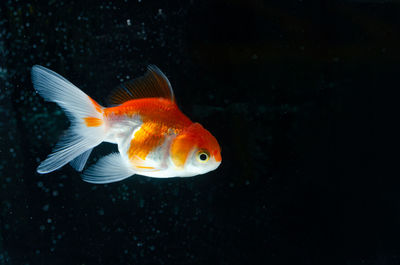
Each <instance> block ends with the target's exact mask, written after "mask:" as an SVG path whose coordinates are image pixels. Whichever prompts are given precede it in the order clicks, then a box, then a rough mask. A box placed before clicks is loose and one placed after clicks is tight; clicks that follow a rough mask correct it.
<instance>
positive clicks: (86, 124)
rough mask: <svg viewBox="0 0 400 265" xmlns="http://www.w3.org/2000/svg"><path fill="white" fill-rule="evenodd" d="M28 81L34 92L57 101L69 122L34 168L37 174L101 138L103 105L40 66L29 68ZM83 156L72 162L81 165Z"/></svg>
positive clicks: (104, 133) (90, 145)
mask: <svg viewBox="0 0 400 265" xmlns="http://www.w3.org/2000/svg"><path fill="white" fill-rule="evenodd" d="M32 82H33V86H34V88H35V89H36V91H37V92H38V93H39V94H40V95H41V96H42V97H43V98H44V99H45V100H47V101H52V102H55V103H57V104H58V105H59V106H60V107H61V108H62V109H63V110H64V111H65V112H66V114H67V116H68V118H69V119H70V120H71V123H72V125H71V127H70V128H69V129H68V131H67V133H66V134H65V135H64V136H63V137H62V138H61V140H60V142H59V143H58V144H57V145H56V147H55V148H54V150H53V153H52V154H50V155H49V156H48V157H47V159H46V160H45V161H43V162H42V163H41V164H40V165H39V167H38V168H37V172H38V173H41V174H44V173H49V172H52V171H54V170H56V169H58V168H60V167H62V166H64V165H65V164H67V163H68V162H70V161H71V160H73V159H75V158H76V157H78V156H80V155H81V154H82V153H84V152H86V151H88V150H89V149H92V148H93V147H95V146H96V145H98V144H100V143H101V142H102V141H103V139H104V138H105V137H106V131H105V126H104V122H103V107H101V106H100V105H99V104H97V103H96V102H95V101H94V100H93V99H91V98H90V97H89V96H88V95H86V94H85V93H84V92H82V91H81V90H80V89H79V88H77V87H76V86H74V85H73V84H72V83H71V82H69V81H68V80H67V79H65V78H64V77H62V76H60V75H59V74H57V73H55V72H53V71H51V70H49V69H47V68H45V67H43V66H38V65H35V66H33V67H32ZM89 154H90V153H88V154H85V156H86V155H87V156H88V155H89ZM85 156H82V157H80V158H77V160H76V161H74V163H73V165H74V166H76V168H78V169H79V168H80V167H82V168H83V166H84V163H83V162H86V161H83V158H85ZM86 160H87V158H86ZM77 162H80V163H81V164H79V163H77ZM82 164H83V165H82Z"/></svg>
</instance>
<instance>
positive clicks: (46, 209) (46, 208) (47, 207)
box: [42, 204, 50, 212]
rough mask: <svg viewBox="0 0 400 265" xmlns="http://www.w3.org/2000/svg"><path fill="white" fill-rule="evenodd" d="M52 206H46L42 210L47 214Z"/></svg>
mask: <svg viewBox="0 0 400 265" xmlns="http://www.w3.org/2000/svg"><path fill="white" fill-rule="evenodd" d="M49 207H50V205H48V204H46V205H44V206H43V207H42V210H43V211H45V212H47V211H48V210H49Z"/></svg>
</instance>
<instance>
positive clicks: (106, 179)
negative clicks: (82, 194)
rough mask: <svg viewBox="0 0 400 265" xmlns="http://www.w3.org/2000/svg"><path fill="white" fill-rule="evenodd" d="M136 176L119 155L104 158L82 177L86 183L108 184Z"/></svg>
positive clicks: (113, 154) (114, 154)
mask: <svg viewBox="0 0 400 265" xmlns="http://www.w3.org/2000/svg"><path fill="white" fill-rule="evenodd" d="M133 174H135V171H134V170H133V169H132V168H131V167H130V165H129V164H128V163H127V162H125V161H124V160H123V158H122V157H121V155H120V154H119V153H112V154H110V155H107V156H105V157H102V158H101V159H100V160H99V161H98V162H97V163H96V164H95V165H93V166H91V167H89V168H88V169H87V170H85V172H84V173H83V175H82V179H83V180H84V181H86V182H90V183H94V184H106V183H112V182H117V181H121V180H123V179H126V178H128V177H130V176H132V175H133Z"/></svg>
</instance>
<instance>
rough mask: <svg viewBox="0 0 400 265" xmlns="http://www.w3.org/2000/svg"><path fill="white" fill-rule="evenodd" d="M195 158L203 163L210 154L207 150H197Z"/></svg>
mask: <svg viewBox="0 0 400 265" xmlns="http://www.w3.org/2000/svg"><path fill="white" fill-rule="evenodd" d="M196 158H197V161H199V162H200V163H205V162H207V161H208V160H209V159H210V155H209V154H208V152H207V151H204V150H201V151H198V152H197V155H196Z"/></svg>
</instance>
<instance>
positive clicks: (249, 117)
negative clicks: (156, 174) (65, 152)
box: [0, 0, 400, 265]
mask: <svg viewBox="0 0 400 265" xmlns="http://www.w3.org/2000/svg"><path fill="white" fill-rule="evenodd" d="M399 14H400V4H399V3H396V1H377V0H376V1H373V0H372V1H363V0H358V1H350V0H348V1H306V0H303V1H259V0H247V1H243V0H241V1H239V0H213V1H199V0H190V1H189V0H185V1H183V0H182V1H171V0H169V1H150V0H142V1H53V0H49V1H1V3H0V89H1V93H0V111H1V114H0V130H1V131H0V145H1V152H0V156H1V159H0V189H1V190H0V264H1V265H2V264H82V265H83V264H351V265H353V264H354V265H355V264H399V263H400V240H399V238H400V229H399V227H400V215H399V212H400V195H399V192H398V191H399V185H398V184H399V183H398V182H397V183H394V184H397V185H389V184H388V183H386V184H385V183H383V181H382V179H383V176H385V175H388V176H391V177H392V178H394V177H395V175H396V174H394V173H393V172H385V171H384V169H383V168H379V170H378V167H377V166H376V164H377V162H378V160H380V157H381V155H382V153H381V152H379V151H378V149H379V147H380V146H381V145H384V144H383V142H384V140H383V139H384V138H385V137H386V135H385V137H380V136H382V130H383V129H382V127H380V126H377V125H376V124H377V122H379V121H380V119H379V118H378V115H377V110H378V109H381V108H382V106H385V105H391V104H392V103H389V102H393V104H395V103H396V100H391V99H390V98H391V97H390V96H389V95H388V94H386V92H384V91H386V89H387V88H389V89H392V90H398V88H399V86H398V85H396V83H398V81H397V79H398V78H399V61H400V52H399V46H400V38H399V29H400V18H399V17H400V15H399ZM34 64H40V65H43V66H46V67H48V68H50V69H52V70H54V71H56V72H58V73H60V74H61V75H63V76H65V77H66V78H67V79H69V80H70V81H71V82H72V83H74V84H76V85H77V86H78V87H80V88H81V89H82V90H83V91H85V92H86V93H87V94H89V95H90V96H92V97H93V98H94V99H95V100H97V101H99V102H100V103H101V104H105V102H106V97H107V95H108V93H109V91H110V90H111V89H113V88H114V87H116V86H117V85H118V84H119V83H120V82H122V81H125V80H128V79H132V78H134V77H137V76H139V75H142V74H143V72H144V70H145V68H146V66H147V65H148V64H156V65H157V66H158V67H159V68H160V69H162V70H163V71H164V72H165V73H166V75H167V76H168V78H169V79H170V81H171V83H172V86H173V87H174V91H175V94H176V97H177V102H178V105H179V106H180V107H181V109H182V110H183V112H184V113H185V114H187V115H188V116H189V117H190V118H191V119H192V120H194V121H198V122H200V123H201V124H203V125H204V126H205V127H206V128H208V129H209V130H210V131H211V132H212V133H213V134H214V135H215V136H216V137H217V139H218V140H219V143H220V145H221V146H222V157H223V163H222V165H221V167H220V168H218V170H216V171H213V172H210V173H208V174H206V175H202V176H197V177H194V178H175V179H151V178H146V177H142V176H135V177H132V178H129V179H127V180H125V181H122V182H118V183H114V184H110V185H92V184H89V183H85V182H83V181H82V180H81V179H80V174H79V173H77V172H75V171H74V170H73V169H72V168H71V167H70V166H65V167H63V168H62V169H61V170H58V171H56V172H53V173H51V174H48V175H39V174H37V173H36V171H35V169H36V167H37V165H38V164H39V162H40V161H41V160H43V159H44V158H45V157H46V156H47V155H48V154H49V153H50V152H51V149H52V147H53V146H54V144H55V143H56V142H57V139H58V137H59V136H60V135H61V133H62V132H63V130H65V129H66V128H67V127H68V121H67V118H66V117H65V115H64V114H63V113H62V111H61V109H60V108H59V107H57V106H56V104H53V103H45V102H44V101H43V99H42V98H40V97H39V96H38V95H35V93H34V90H33V88H32V84H31V80H30V68H31V67H32V65H34ZM381 95H384V97H385V101H382V100H381V99H382V98H381V97H380V96H381ZM397 120H398V119H397ZM114 148H115V147H113V146H111V145H107V144H103V145H102V146H100V147H99V148H97V149H95V150H96V151H95V152H94V154H93V155H92V157H91V159H90V161H89V164H90V163H93V162H94V159H95V158H96V157H100V156H101V155H104V154H107V153H109V152H110V151H111V150H114ZM397 157H398V155H397Z"/></svg>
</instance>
